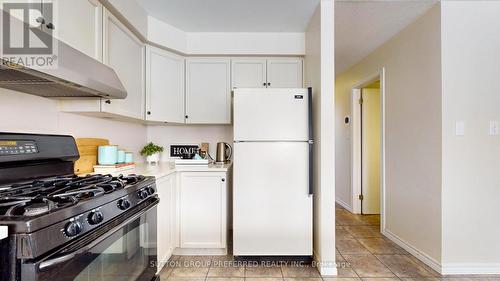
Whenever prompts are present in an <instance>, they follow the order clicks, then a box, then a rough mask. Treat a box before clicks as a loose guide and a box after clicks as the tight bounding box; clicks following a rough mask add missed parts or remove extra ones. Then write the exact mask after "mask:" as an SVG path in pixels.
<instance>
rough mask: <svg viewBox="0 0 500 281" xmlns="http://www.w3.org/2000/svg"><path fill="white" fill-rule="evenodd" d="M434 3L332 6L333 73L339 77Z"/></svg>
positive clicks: (405, 0)
mask: <svg viewBox="0 0 500 281" xmlns="http://www.w3.org/2000/svg"><path fill="white" fill-rule="evenodd" d="M436 2H437V1H435V0H390V1H383V0H378V1H376V0H375V1H374V0H371V1H354V0H351V1H339V0H337V1H336V2H335V72H336V73H338V74H340V73H342V72H344V71H345V70H347V69H348V68H349V67H351V66H353V65H355V64H356V63H357V62H359V61H360V60H361V59H363V58H364V57H366V56H367V55H368V54H370V53H371V52H373V51H374V50H375V49H376V48H377V47H379V46H380V45H382V44H383V43H384V42H386V41H387V40H388V39H390V38H391V37H393V36H394V35H396V34H397V33H398V32H399V31H401V30H402V29H404V28H405V27H406V26H408V25H409V24H410V23H411V22H413V21H414V20H415V19H417V18H418V17H419V16H421V15H423V14H424V13H425V12H426V11H427V10H428V9H429V8H430V7H432V6H433V5H434V4H435V3H436Z"/></svg>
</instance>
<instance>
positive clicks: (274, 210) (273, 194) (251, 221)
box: [233, 88, 313, 256]
mask: <svg viewBox="0 0 500 281" xmlns="http://www.w3.org/2000/svg"><path fill="white" fill-rule="evenodd" d="M311 96H312V95H311V90H310V89H272V88H267V89H243V88H242V89H235V90H234V116H233V120H234V158H233V160H234V165H233V173H234V174H233V248H234V249H233V252H234V255H235V256H311V255H312V247H313V185H312V184H313V182H312V173H313V158H312V153H313V140H312V136H313V134H312V112H311V109H312V100H311Z"/></svg>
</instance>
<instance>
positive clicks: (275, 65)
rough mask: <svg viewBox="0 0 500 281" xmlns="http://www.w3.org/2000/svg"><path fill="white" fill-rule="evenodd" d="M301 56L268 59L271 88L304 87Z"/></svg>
mask: <svg viewBox="0 0 500 281" xmlns="http://www.w3.org/2000/svg"><path fill="white" fill-rule="evenodd" d="M302 72H303V71H302V59H301V58H272V59H268V60H267V83H268V84H267V86H268V87H271V88H302V87H303V84H304V83H303V77H302Z"/></svg>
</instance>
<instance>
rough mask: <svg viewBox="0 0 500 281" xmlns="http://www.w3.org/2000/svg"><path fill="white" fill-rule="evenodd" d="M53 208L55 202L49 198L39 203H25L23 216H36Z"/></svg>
mask: <svg viewBox="0 0 500 281" xmlns="http://www.w3.org/2000/svg"><path fill="white" fill-rule="evenodd" d="M54 208H55V203H54V202H52V201H49V200H45V202H40V203H32V204H31V205H27V206H25V207H24V214H23V215H25V216H36V215H40V214H44V213H47V212H50V210H52V209H54Z"/></svg>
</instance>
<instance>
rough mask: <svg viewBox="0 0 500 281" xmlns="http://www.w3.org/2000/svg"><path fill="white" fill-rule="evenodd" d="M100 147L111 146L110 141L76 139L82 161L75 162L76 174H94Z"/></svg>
mask: <svg viewBox="0 0 500 281" xmlns="http://www.w3.org/2000/svg"><path fill="white" fill-rule="evenodd" d="M100 145H109V140H107V139H97V138H80V139H76V146H77V147H78V152H79V153H80V159H78V161H76V162H75V174H77V175H79V174H88V173H92V172H94V165H97V147H98V146H100Z"/></svg>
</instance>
